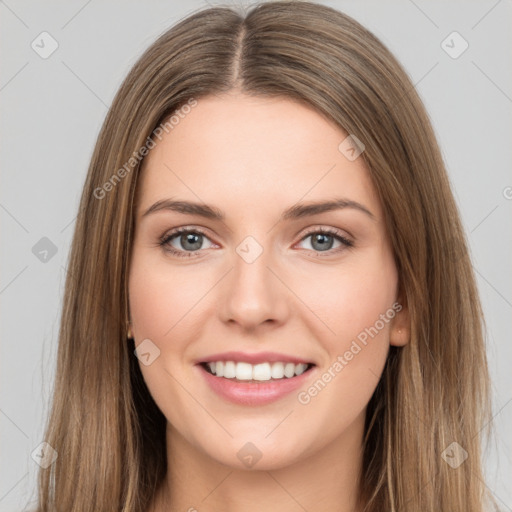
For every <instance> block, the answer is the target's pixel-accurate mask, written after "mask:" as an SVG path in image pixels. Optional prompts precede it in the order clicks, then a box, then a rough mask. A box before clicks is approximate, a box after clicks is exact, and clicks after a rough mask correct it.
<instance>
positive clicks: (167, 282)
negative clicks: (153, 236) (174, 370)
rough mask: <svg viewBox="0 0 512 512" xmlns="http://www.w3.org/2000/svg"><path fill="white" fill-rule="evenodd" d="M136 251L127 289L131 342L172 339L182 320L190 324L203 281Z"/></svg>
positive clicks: (198, 277)
mask: <svg viewBox="0 0 512 512" xmlns="http://www.w3.org/2000/svg"><path fill="white" fill-rule="evenodd" d="M140 252H141V254H135V255H134V258H133V261H132V266H131V269H130V277H129V286H128V292H129V297H130V318H131V320H132V324H133V333H134V335H135V339H136V340H137V341H138V340H142V339H144V338H150V339H155V340H160V341H161V342H163V341H164V339H173V338H174V339H175V340H176V339H177V337H176V336H175V334H176V332H177V331H179V330H180V324H181V323H182V319H183V320H184V322H183V323H187V322H190V319H191V318H192V317H193V314H194V310H193V306H194V304H195V303H196V302H197V301H198V300H199V299H200V297H201V296H203V295H204V293H205V291H206V289H205V284H204V280H203V281H202V280H201V277H200V275H199V274H198V273H194V272H193V271H190V272H184V271H183V270H180V271H173V270H172V268H171V267H170V266H169V265H167V264H166V262H165V259H164V258H155V257H154V256H152V257H149V255H145V254H144V252H143V251H142V250H141V251H140ZM191 268H192V267H190V269H191ZM185 316H186V318H184V317H185Z"/></svg>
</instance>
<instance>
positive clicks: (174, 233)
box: [158, 227, 354, 258]
mask: <svg viewBox="0 0 512 512" xmlns="http://www.w3.org/2000/svg"><path fill="white" fill-rule="evenodd" d="M183 233H195V234H199V235H203V236H205V237H206V238H208V236H207V234H206V233H205V232H204V231H202V230H201V229H199V228H193V229H191V228H185V227H183V228H177V229H175V230H174V231H171V232H170V233H168V234H165V235H164V236H163V237H161V238H160V241H159V243H158V245H159V246H160V247H162V248H163V249H164V250H165V251H166V252H169V253H171V254H172V255H174V256H178V257H180V258H190V257H197V256H198V254H197V253H199V252H200V251H201V250H198V251H179V250H176V249H174V248H173V247H172V246H170V245H168V244H169V242H170V241H171V240H172V239H173V238H175V237H176V236H177V235H181V234H183ZM318 233H321V234H324V235H331V236H333V237H334V238H336V239H337V240H338V241H340V242H341V243H342V244H343V245H344V246H345V247H338V248H337V249H329V250H328V251H314V252H316V253H317V254H318V255H319V256H320V257H323V256H322V255H321V254H322V252H325V253H327V255H332V254H335V253H337V252H339V251H341V250H343V249H344V248H350V247H353V245H354V242H352V241H351V240H349V239H348V238H346V237H344V236H343V235H341V234H340V232H339V231H337V230H335V229H330V228H315V229H312V230H311V231H308V232H307V233H305V235H304V236H303V237H302V238H301V239H300V241H301V242H302V241H303V240H304V239H306V238H307V237H308V236H311V235H315V234H318ZM166 246H167V247H166Z"/></svg>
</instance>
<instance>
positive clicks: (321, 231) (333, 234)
mask: <svg viewBox="0 0 512 512" xmlns="http://www.w3.org/2000/svg"><path fill="white" fill-rule="evenodd" d="M308 238H312V241H311V247H312V250H313V251H314V252H317V253H328V254H333V253H337V252H339V251H340V250H343V248H345V247H352V246H353V245H354V243H353V242H352V241H351V240H349V239H348V238H346V237H345V236H343V235H342V234H341V232H340V231H338V230H335V229H325V228H315V229H314V230H312V231H310V232H309V233H307V234H306V235H305V236H304V237H303V238H302V239H301V242H303V241H304V240H306V239H308ZM174 239H176V240H178V242H179V244H180V245H181V247H182V248H183V249H177V248H176V247H175V246H174V245H172V242H173V241H174ZM205 239H207V240H209V238H208V237H207V236H206V234H205V233H204V232H203V231H201V230H200V229H198V228H194V229H191V228H177V229H175V230H174V231H172V232H171V233H169V234H166V235H165V236H164V237H162V238H161V239H160V242H159V245H160V246H161V247H163V249H164V250H165V251H166V252H169V253H171V254H173V255H175V256H178V257H185V258H186V257H195V256H198V255H199V254H197V253H199V252H200V251H201V249H202V248H203V247H202V246H203V242H204V240H205ZM335 241H337V242H338V243H340V245H341V247H340V246H338V248H335V249H333V243H334V242H335Z"/></svg>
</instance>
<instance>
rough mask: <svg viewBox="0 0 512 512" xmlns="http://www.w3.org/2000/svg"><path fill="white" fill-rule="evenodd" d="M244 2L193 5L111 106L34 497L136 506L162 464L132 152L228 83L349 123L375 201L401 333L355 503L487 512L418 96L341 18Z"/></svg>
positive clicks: (475, 351) (377, 396) (443, 185)
mask: <svg viewBox="0 0 512 512" xmlns="http://www.w3.org/2000/svg"><path fill="white" fill-rule="evenodd" d="M239 11H240V9H237V8H229V7H216V8H208V9H202V10H200V11H197V12H195V13H193V14H192V15H190V16H188V17H187V18H185V19H183V20H182V21H180V22H179V23H178V24H176V25H175V26H174V27H172V28H171V29H170V30H168V31H166V32H165V33H164V34H163V35H161V36H160V37H159V38H158V39H157V40H156V42H154V44H152V45H151V46H150V47H149V48H148V49H147V50H146V51H145V52H144V54H143V55H142V56H141V57H140V59H139V60H138V61H137V63H136V64H135V65H134V67H133V68H132V70H131V71H130V72H129V74H128V76H127V77H126V79H125V80H124V82H123V84H122V85H121V87H120V89H119V91H118V93H117V95H116V97H115V99H114V101H113V104H112V106H111V108H110V110H109V112H108V115H107V117H106V119H105V122H104V124H103V127H102V129H101V132H100V134H99V137H98V140H97V143H96V147H95V150H94V154H93V156H92V160H91V163H90V167H89V171H88V175H87V179H86V182H85V186H84V188H83V193H82V197H81V202H80V207H79V213H78V217H77V221H76V227H75V233H74V238H73V242H72V246H71V252H70V258H69V265H68V274H67V279H66V287H65V295H64V303H63V311H62V319H61V326H60V338H59V348H58V359H57V372H56V380H55V387H54V395H53V403H52V409H51V413H50V415H49V418H48V424H47V427H46V434H45V440H46V441H47V442H48V443H49V444H50V445H51V447H52V448H53V449H55V450H56V451H57V453H58V457H57V460H56V461H55V462H54V463H53V464H52V465H51V466H50V467H48V468H47V469H41V470H40V474H39V508H38V510H39V511H40V512H43V511H44V512H47V511H48V512H49V511H52V512H54V511H59V512H60V511H65V512H86V511H91V512H92V511H94V512H98V511H109V512H111V511H114V510H115V511H122V512H144V511H145V510H146V509H147V507H148V505H149V503H150V502H151V500H152V498H153V496H154V494H155V491H156V489H157V488H158V486H159V485H160V483H161V482H162V479H163V478H164V476H165V473H166V450H165V426H166V419H165V417H164V416H163V414H162V413H161V412H160V410H159V409H158V407H157V406H156V404H155V403H154V401H153V399H152V398H151V396H150V394H149V392H148V389H147V387H146V385H145V383H144V380H143V378H142V375H141V372H140V369H139V365H138V362H137V360H136V357H135V356H134V353H133V350H134V344H133V342H131V341H127V338H126V325H127V320H128V295H127V276H128V269H129V265H130V251H131V244H132V234H133V228H134V215H133V213H134V205H133V201H134V194H135V191H136V186H137V178H138V175H139V171H140V169H141V162H142V161H143V158H141V153H143V151H142V152H141V148H143V147H146V148H147V147H149V144H150V142H151V141H152V140H153V139H154V138H155V133H154V131H155V128H156V127H158V126H159V125H161V124H162V123H164V122H165V121H166V120H168V119H169V118H170V116H171V115H172V114H173V113H174V112H175V111H176V110H177V109H178V108H182V107H183V106H184V105H187V102H188V103H189V104H190V100H191V99H192V100H193V101H198V102H200V101H201V98H202V97H205V96H207V95H212V94H220V93H223V92H226V91H230V90H233V89H237V90H240V91H242V92H244V93H245V94H248V95H255V96H264V97H287V98H292V99H295V100H297V101H299V102H302V103H304V104H306V105H309V106H312V107H314V108H315V109H316V110H317V112H319V113H320V114H321V115H324V116H325V117H326V118H327V119H329V120H331V121H334V122H335V123H336V124H337V125H338V126H339V127H340V128H342V129H343V130H345V131H346V132H348V133H350V134H354V135H356V137H357V138H358V139H359V140H361V141H363V143H364V144H365V151H364V152H363V154H362V158H364V160H365V162H366V164H367V166H368V169H369V170H370V173H371V177H372V180H373V183H374V185H375V187H376V190H377V192H378V194H379V198H380V200H381V202H382V205H383V208H384V211H385V218H386V224H387V229H388V233H389V236H390V238H391V243H392V247H393V250H394V255H395V259H396V265H397V268H398V273H399V283H400V289H401V291H402V293H403V296H404V297H405V301H406V303H407V306H408V308H409V312H410V318H411V339H410V343H408V344H407V345H406V346H405V347H403V348H394V347H392V348H391V351H390V353H389V356H388V360H387V363H386V367H385V370H384V373H383V375H382V377H381V380H380V382H379V384H378V386H377V389H376V391H375V393H374V395H373V397H372V399H371V400H370V403H369V404H368V408H367V419H366V426H365V438H364V443H365V445H364V459H363V473H362V474H361V479H360V480H361V486H360V502H361V507H362V509H364V511H365V512H377V511H378V512H382V511H392V512H399V511H400V512H405V511H407V512H413V511H415V512H439V511H448V510H449V511H450V512H482V511H483V510H484V504H485V502H486V499H485V485H484V483H483V480H484V478H483V472H482V467H481V465H482V462H481V446H480V438H481V434H482V433H485V430H484V431H481V429H483V427H484V425H486V424H488V419H489V416H490V412H489V411H490V406H489V403H490V401H489V381H488V371H487V363H486V353H485V345H484V340H483V317H482V311H481V306H480V302H479V298H478V293H477V288H476V285H475V277H474V275H473V271H472V266H471V263H470V259H469V257H468V251H467V243H466V240H465V236H464V232H463V229H462V227H461V222H460V220H459V214H458V211H457V206H456V204H455V201H454V198H453V195H452V192H451V190H450V185H449V181H448V178H447V175H446V171H445V166H444V163H443V160H442V157H441V154H440V151H439V148H438V145H437V142H436V138H435V135H434V133H433V130H432V127H431V123H430V121H429V118H428V115H427V113H426V112H425V109H424V106H423V104H422V102H421V100H420V98H419V97H418V95H417V93H416V91H415V89H414V86H413V84H412V83H411V81H410V79H409V78H408V76H407V74H406V72H405V71H404V70H403V68H402V67H401V66H400V64H399V63H398V62H397V60H396V59H395V58H394V57H393V55H392V54H391V53H390V52H389V51H388V50H387V48H386V47H385V46H384V45H383V44H382V43H381V42H380V41H379V40H378V39H377V38H376V37H375V36H374V35H373V34H372V33H370V32H369V31H368V30H366V29H365V28H364V27H362V26H361V25H360V24H359V23H358V22H356V21H355V20H353V19H352V18H350V17H349V16H346V15H344V14H342V13H340V12H338V11H336V10H334V9H332V8H329V7H326V6H322V5H319V4H314V3H309V2H299V1H292V2H279V1H276V2H267V3H262V4H259V5H255V6H252V7H251V9H250V10H248V11H247V12H243V13H242V12H239ZM340 142H341V141H340ZM121 169H124V171H121ZM452 443H457V444H455V445H454V444H452ZM447 449H448V450H449V451H448V452H446V450H447ZM450 450H451V451H450ZM454 450H455V452H456V453H457V456H458V457H459V458H460V459H461V460H462V459H463V458H464V456H463V455H462V454H464V453H466V454H467V455H468V457H467V459H466V460H464V461H463V462H462V463H461V464H460V465H458V467H456V468H455V467H452V466H453V464H452V465H450V464H449V463H448V462H446V460H447V457H446V454H447V453H448V456H449V457H450V456H451V457H452V458H453V456H454V453H455V452H454ZM461 450H463V451H461Z"/></svg>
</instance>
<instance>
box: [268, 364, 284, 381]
mask: <svg viewBox="0 0 512 512" xmlns="http://www.w3.org/2000/svg"><path fill="white" fill-rule="evenodd" d="M270 374H271V375H272V378H273V379H282V378H283V377H284V364H283V363H274V364H273V365H272V369H271V370H270Z"/></svg>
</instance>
